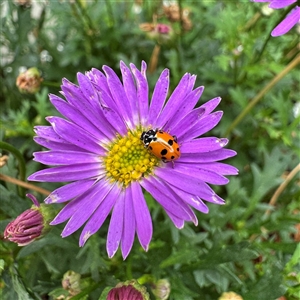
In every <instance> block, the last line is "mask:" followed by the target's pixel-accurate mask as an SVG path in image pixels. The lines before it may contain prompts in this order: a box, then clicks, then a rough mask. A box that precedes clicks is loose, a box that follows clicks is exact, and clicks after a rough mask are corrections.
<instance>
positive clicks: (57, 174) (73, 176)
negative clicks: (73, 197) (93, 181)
mask: <svg viewBox="0 0 300 300" xmlns="http://www.w3.org/2000/svg"><path fill="white" fill-rule="evenodd" d="M104 172H105V171H103V170H102V169H101V165H100V164H99V163H89V164H78V165H68V166H61V167H54V168H49V169H45V170H41V171H38V172H36V173H33V174H31V175H30V176H29V177H28V180H31V181H41V182H47V181H49V182H64V181H74V180H82V179H87V178H93V177H96V176H100V175H101V174H104Z"/></svg>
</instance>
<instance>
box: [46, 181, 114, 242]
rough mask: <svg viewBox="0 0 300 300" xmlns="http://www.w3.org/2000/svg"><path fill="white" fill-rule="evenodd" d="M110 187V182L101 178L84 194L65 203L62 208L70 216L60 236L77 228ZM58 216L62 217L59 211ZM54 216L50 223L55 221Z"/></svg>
mask: <svg viewBox="0 0 300 300" xmlns="http://www.w3.org/2000/svg"><path fill="white" fill-rule="evenodd" d="M111 188H112V185H111V184H109V183H107V182H105V181H104V180H101V181H99V182H97V183H96V184H95V185H93V186H92V187H91V188H90V189H89V190H87V191H86V192H85V193H84V194H82V195H80V196H79V197H78V198H76V199H75V200H73V201H71V202H70V203H69V204H67V205H66V206H65V207H64V208H63V210H67V211H66V215H67V216H71V218H70V220H69V221H68V223H67V225H66V226H65V228H64V230H63V232H62V233H61V236H62V237H66V236H68V235H70V234H72V233H74V232H75V231H76V230H78V229H79V228H80V227H81V226H82V225H83V224H84V223H85V222H86V221H87V220H88V219H89V218H90V216H91V215H92V214H93V212H94V211H95V210H96V209H97V207H98V206H99V205H100V203H101V202H102V201H103V200H104V199H105V197H106V195H107V194H108V193H109V191H110V189H111ZM72 204H73V205H72ZM63 210H62V211H63ZM62 211H61V212H62ZM68 211H69V213H68ZM59 216H60V218H62V216H61V213H59V214H58V216H57V217H59ZM57 217H56V218H57ZM65 217H66V216H65ZM56 218H55V219H54V220H53V221H52V222H51V224H53V223H54V222H55V220H56Z"/></svg>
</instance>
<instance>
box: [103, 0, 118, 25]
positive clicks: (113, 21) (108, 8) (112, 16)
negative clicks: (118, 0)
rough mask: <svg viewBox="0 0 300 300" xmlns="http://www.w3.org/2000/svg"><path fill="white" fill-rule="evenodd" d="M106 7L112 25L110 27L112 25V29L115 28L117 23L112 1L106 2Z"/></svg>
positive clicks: (106, 0)
mask: <svg viewBox="0 0 300 300" xmlns="http://www.w3.org/2000/svg"><path fill="white" fill-rule="evenodd" d="M105 5H106V8H107V13H108V15H109V17H110V22H111V24H109V25H111V27H114V25H115V23H116V22H115V18H114V14H113V9H112V6H111V3H110V1H109V0H105Z"/></svg>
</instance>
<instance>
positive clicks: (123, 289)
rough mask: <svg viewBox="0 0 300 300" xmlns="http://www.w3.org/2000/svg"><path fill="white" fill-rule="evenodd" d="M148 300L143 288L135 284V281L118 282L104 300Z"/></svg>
mask: <svg viewBox="0 0 300 300" xmlns="http://www.w3.org/2000/svg"><path fill="white" fill-rule="evenodd" d="M119 299H130V300H149V299H150V298H149V294H148V293H147V290H146V288H145V287H144V286H141V285H139V284H138V283H137V281H136V280H130V281H125V282H120V283H118V284H117V285H116V287H114V288H112V289H111V290H110V291H109V293H108V295H107V298H106V300H119Z"/></svg>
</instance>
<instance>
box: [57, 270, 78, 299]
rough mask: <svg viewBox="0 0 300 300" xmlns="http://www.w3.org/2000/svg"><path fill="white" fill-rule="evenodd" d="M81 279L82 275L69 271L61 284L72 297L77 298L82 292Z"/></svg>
mask: <svg viewBox="0 0 300 300" xmlns="http://www.w3.org/2000/svg"><path fill="white" fill-rule="evenodd" d="M80 277H81V275H80V274H78V273H76V272H74V271H68V272H66V273H65V274H64V276H63V280H62V282H61V284H62V287H63V289H65V290H67V291H68V292H69V294H70V295H71V296H75V295H77V294H79V293H80V292H81V288H80Z"/></svg>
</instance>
